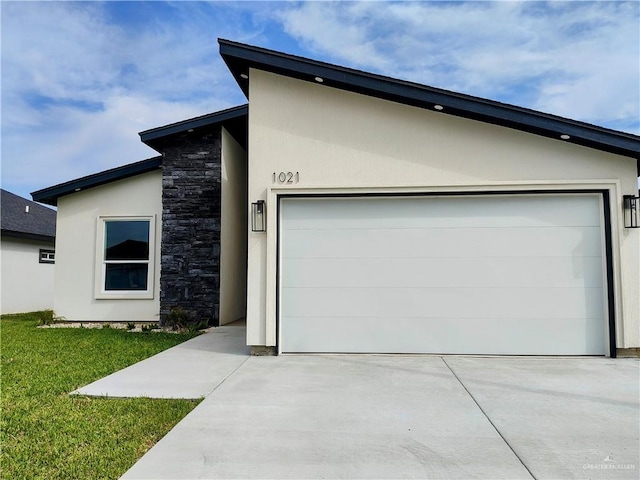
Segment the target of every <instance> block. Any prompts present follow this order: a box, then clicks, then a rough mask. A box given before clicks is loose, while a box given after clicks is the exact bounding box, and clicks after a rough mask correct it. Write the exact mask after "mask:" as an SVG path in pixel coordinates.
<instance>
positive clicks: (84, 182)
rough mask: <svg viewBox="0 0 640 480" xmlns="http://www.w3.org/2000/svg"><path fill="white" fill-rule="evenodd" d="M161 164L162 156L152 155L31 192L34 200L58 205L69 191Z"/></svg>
mask: <svg viewBox="0 0 640 480" xmlns="http://www.w3.org/2000/svg"><path fill="white" fill-rule="evenodd" d="M161 166H162V157H153V158H148V159H146V160H142V161H140V162H135V163H130V164H128V165H123V166H121V167H116V168H112V169H109V170H105V171H103V172H99V173H94V174H92V175H87V176H86V177H82V178H78V179H75V180H71V181H69V182H65V183H60V184H58V185H54V186H53V187H48V188H43V189H42V190H38V191H35V192H32V193H31V197H32V198H33V200H34V201H36V202H40V203H46V204H47V205H53V206H57V205H58V198H60V197H62V196H64V195H69V194H71V193H75V192H79V191H81V190H87V189H89V188H93V187H98V186H100V185H104V184H105V183H110V182H114V181H116V180H123V179H125V178H129V177H133V176H135V175H140V174H142V173H146V172H150V171H152V170H155V169H157V168H160V167H161Z"/></svg>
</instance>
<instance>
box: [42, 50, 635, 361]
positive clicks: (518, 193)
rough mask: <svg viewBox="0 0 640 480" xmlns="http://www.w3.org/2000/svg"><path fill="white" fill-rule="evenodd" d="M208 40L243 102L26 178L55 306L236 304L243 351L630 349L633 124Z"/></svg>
mask: <svg viewBox="0 0 640 480" xmlns="http://www.w3.org/2000/svg"><path fill="white" fill-rule="evenodd" d="M220 52H221V55H222V57H223V59H224V60H225V62H226V63H227V65H228V66H229V68H230V70H231V73H232V74H233V75H234V77H235V79H236V80H237V82H238V84H239V85H240V87H241V88H242V90H243V91H244V92H245V94H247V96H248V92H249V91H251V99H250V105H249V106H248V107H247V106H242V107H237V108H234V109H230V110H226V111H223V112H218V113H215V114H211V115H207V116H204V117H199V118H196V119H192V120H187V121H184V122H180V123H177V124H173V125H169V126H166V127H161V128H158V129H154V130H149V131H146V132H142V133H141V134H140V136H141V139H142V141H143V142H145V143H146V144H147V145H150V146H151V147H153V148H154V149H156V150H157V151H158V152H160V153H161V154H162V157H158V158H156V159H152V160H147V161H145V162H146V163H145V162H139V163H137V164H132V165H128V166H125V167H121V168H120V169H115V170H113V171H109V172H103V173H101V174H97V175H94V176H91V177H87V178H85V179H80V180H76V181H73V182H69V183H67V184H64V185H61V186H55V187H51V188H48V189H44V190H41V191H39V192H35V193H34V194H33V196H34V199H35V200H38V201H43V202H45V203H50V204H57V205H58V211H59V219H58V264H57V266H56V268H57V273H58V278H57V282H58V284H57V287H56V303H55V309H56V313H58V314H60V315H63V316H66V317H67V318H68V319H71V320H89V319H93V320H150V319H154V318H158V316H159V315H162V316H164V315H167V314H168V313H170V312H171V310H172V309H174V308H176V307H181V308H182V309H183V310H185V311H186V312H188V313H190V314H191V315H192V316H193V318H201V319H207V320H208V321H209V322H210V323H212V324H223V323H228V322H230V321H233V320H235V319H236V318H240V317H243V316H245V312H246V320H247V344H248V345H251V346H253V347H254V350H255V351H256V352H258V351H266V352H273V353H280V352H285V353H286V352H370V353H454V354H455V353H459V354H506V355H510V354H513V355H610V356H616V354H618V353H625V354H627V353H630V352H633V351H636V352H637V349H638V348H640V229H634V228H626V227H625V220H624V215H625V214H626V213H629V210H627V211H625V209H624V200H623V197H624V196H634V197H635V196H636V195H637V194H638V188H637V178H638V167H639V163H640V161H639V159H640V137H638V136H635V135H632V134H627V133H622V132H617V131H613V130H609V129H605V128H601V127H597V126H593V125H589V124H585V123H582V122H577V121H574V120H569V119H565V118H560V117H557V116H554V115H549V114H544V113H541V112H536V111H532V110H528V109H524V108H520V107H515V106H511V105H505V104H501V103H498V102H494V101H490V100H486V99H481V98H477V97H471V96H468V95H462V94H458V93H454V92H449V91H445V90H440V89H435V88H431V87H427V86H424V85H419V84H415V83H410V82H406V81H401V80H396V79H393V78H388V77H383V76H380V75H374V74H370V73H366V72H361V71H357V70H352V69H348V68H343V67H338V66H335V65H330V64H326V63H322V62H317V61H314V60H310V59H305V58H300V57H295V56H292V55H286V54H283V53H279V52H274V51H270V50H265V49H262V48H258V47H253V46H249V45H243V44H239V43H235V42H230V41H226V40H220ZM141 165H145V166H144V168H142V167H141ZM147 168H148V169H147ZM142 227H143V228H142ZM112 229H113V233H112V232H111V230H112ZM79 230H81V231H83V236H82V237H81V238H77V237H76V236H74V235H73V234H72V232H74V231H75V232H77V231H79ZM125 232H126V233H127V235H123V233H125ZM111 237H113V238H114V239H117V241H118V242H119V243H113V242H116V240H114V241H113V242H111V241H110V240H108V239H109V238H111ZM74 239H75V240H74ZM126 240H130V241H135V242H148V252H149V253H148V254H146V253H145V252H146V250H144V249H142V250H143V252H142V253H140V248H138V247H136V248H128V247H129V246H130V245H133V243H132V242H129V243H123V244H120V242H123V241H126ZM74 242H75V243H74ZM112 243H113V245H120V247H119V250H122V251H125V252H124V253H122V252H121V253H119V254H117V255H111V254H110V251H109V248H110V247H111V246H112ZM65 245H66V246H65ZM136 245H138V244H136ZM134 251H136V252H138V253H126V252H134ZM80 253H81V255H80V256H78V255H79V254H80ZM74 255H75V256H74ZM112 257H113V258H112ZM245 265H246V270H245ZM94 272H95V273H94ZM79 273H81V274H82V278H78V276H79ZM145 275H146V277H145ZM112 277H113V278H114V282H116V283H114V284H113V285H115V287H113V288H112V287H110V284H109V281H110V279H111V278H112ZM145 278H146V283H145V282H144V279H145ZM60 279H62V282H63V284H62V285H60V284H59V282H60ZM127 282H128V283H127ZM81 285H83V286H84V287H83V289H81V290H74V289H75V288H77V287H79V286H81ZM69 286H73V287H74V288H68V287H69ZM143 287H144V288H143ZM245 289H246V295H245ZM145 302H146V303H145ZM142 304H144V305H145V306H144V312H143V311H142V307H140V311H138V310H136V309H135V308H134V307H136V306H138V305H142ZM634 349H635V350H634Z"/></svg>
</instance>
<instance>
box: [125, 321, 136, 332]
mask: <svg viewBox="0 0 640 480" xmlns="http://www.w3.org/2000/svg"><path fill="white" fill-rule="evenodd" d="M134 328H136V324H135V323H133V322H127V330H133V329H134Z"/></svg>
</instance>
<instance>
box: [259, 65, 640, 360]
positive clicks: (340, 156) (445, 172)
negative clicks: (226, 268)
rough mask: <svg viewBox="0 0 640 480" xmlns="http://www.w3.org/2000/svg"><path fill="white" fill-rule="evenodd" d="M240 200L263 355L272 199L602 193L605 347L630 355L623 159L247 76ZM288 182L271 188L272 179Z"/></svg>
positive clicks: (639, 339)
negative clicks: (258, 220)
mask: <svg viewBox="0 0 640 480" xmlns="http://www.w3.org/2000/svg"><path fill="white" fill-rule="evenodd" d="M250 91H251V103H250V113H249V191H248V199H249V202H253V201H256V200H258V199H264V200H266V201H267V212H268V227H267V228H268V231H267V233H266V234H264V233H252V232H249V242H248V245H249V248H248V278H247V289H248V291H247V342H248V344H250V345H274V344H275V340H276V326H275V296H276V290H275V275H276V273H275V271H276V265H275V258H276V232H275V228H276V212H275V199H276V194H277V193H278V192H283V191H287V192H300V193H303V192H314V193H319V192H320V193H321V192H327V193H330V192H351V193H353V192H363V193H364V192H381V191H384V192H401V191H411V192H437V191H469V190H492V191H496V190H520V189H521V190H524V189H549V190H553V189H579V188H593V189H604V190H608V191H609V192H610V196H611V199H612V203H613V205H612V206H611V209H610V214H611V219H612V223H613V229H612V230H613V232H612V236H613V251H614V255H613V258H614V284H615V288H616V304H615V306H614V308H615V309H616V315H617V321H618V324H617V331H616V334H617V344H618V347H619V348H622V347H627V348H628V347H638V346H640V334H639V331H640V300H639V297H640V295H639V292H640V278H639V270H640V232H638V231H637V230H629V229H624V228H622V218H621V212H622V195H623V194H633V193H637V178H636V161H635V159H631V158H626V157H622V156H617V155H613V154H607V153H604V152H600V151H598V150H594V149H590V148H586V147H581V146H577V145H573V144H571V143H568V142H564V141H562V140H554V139H549V138H544V137H540V136H537V135H533V134H528V133H525V132H520V131H516V130H512V129H508V128H504V127H498V126H494V125H490V124H486V123H481V122H476V121H472V120H467V119H463V118H459V117H454V116H449V115H446V114H443V113H440V112H436V111H429V110H424V109H419V108H415V107H410V106H406V105H401V104H397V103H393V102H389V101H385V100H380V99H375V98H371V97H367V96H363V95H358V94H355V93H351V92H346V91H342V90H338V89H334V88H331V87H327V86H324V85H320V84H314V83H309V82H302V81H299V80H295V79H291V78H287V77H282V76H278V75H275V74H271V73H267V72H263V71H259V70H251V72H250ZM274 172H276V174H277V173H279V172H298V173H299V181H298V182H294V183H292V184H290V185H287V184H285V185H282V184H280V183H279V182H277V181H276V182H275V183H274V181H273V173H274Z"/></svg>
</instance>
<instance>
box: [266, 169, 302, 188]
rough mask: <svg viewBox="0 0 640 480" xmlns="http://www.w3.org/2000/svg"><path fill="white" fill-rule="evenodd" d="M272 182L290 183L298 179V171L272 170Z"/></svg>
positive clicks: (296, 181)
mask: <svg viewBox="0 0 640 480" xmlns="http://www.w3.org/2000/svg"><path fill="white" fill-rule="evenodd" d="M272 180H273V183H279V184H282V185H284V184H290V183H298V182H299V181H300V172H273V175H272Z"/></svg>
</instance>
